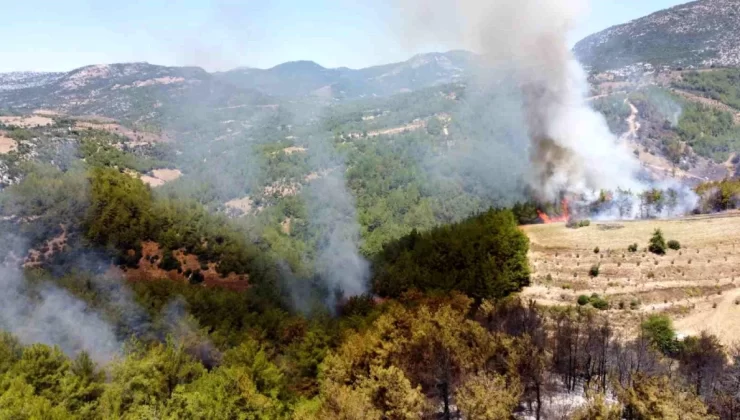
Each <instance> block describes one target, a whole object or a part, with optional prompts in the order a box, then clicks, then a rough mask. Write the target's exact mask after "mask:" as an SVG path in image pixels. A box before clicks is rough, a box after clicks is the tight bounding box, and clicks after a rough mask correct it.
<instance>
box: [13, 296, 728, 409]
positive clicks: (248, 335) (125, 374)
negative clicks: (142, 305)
mask: <svg viewBox="0 0 740 420" xmlns="http://www.w3.org/2000/svg"><path fill="white" fill-rule="evenodd" d="M202 290H206V289H202ZM224 293H234V292H224ZM149 298H150V299H151V301H156V299H157V298H156V293H155V294H154V295H150V297H149ZM187 299H188V300H189V301H192V296H191V297H188V298H187ZM219 303H226V302H219ZM194 305H196V306H197V304H194ZM347 308H348V309H347V311H345V312H343V315H342V316H341V317H340V318H338V319H337V320H336V321H325V322H317V321H313V322H307V321H306V320H303V319H301V318H297V317H283V318H282V321H280V320H279V318H274V317H271V318H270V319H273V320H278V322H277V323H275V324H274V325H273V327H272V330H271V331H267V330H265V333H266V334H267V335H265V336H263V337H259V338H255V336H259V334H260V333H259V328H258V329H257V330H251V331H250V328H249V327H247V326H242V327H241V328H239V327H236V326H228V327H225V329H224V330H226V329H230V328H232V327H236V328H234V330H233V331H244V332H245V334H244V335H241V336H239V335H235V336H234V337H235V338H236V339H235V340H234V341H230V342H228V343H226V342H224V341H220V340H217V341H216V342H217V343H219V344H216V346H215V347H214V348H211V350H210V351H204V348H207V346H206V344H207V343H208V342H209V341H208V338H209V335H208V328H205V329H204V328H200V327H198V326H196V327H195V328H194V329H189V330H186V331H180V333H179V334H173V335H170V338H169V339H167V340H165V341H164V342H158V341H154V342H144V341H140V340H135V339H132V340H131V341H129V342H128V344H127V345H126V346H125V348H124V349H123V353H122V355H121V357H120V358H118V359H116V360H114V361H113V362H111V363H110V364H108V365H106V366H96V365H95V364H94V363H93V362H92V361H91V360H90V358H89V357H87V356H86V355H85V354H84V353H82V354H80V355H78V356H76V357H74V358H69V357H68V356H66V355H64V354H62V353H61V352H60V350H59V349H57V348H53V347H49V346H45V345H41V344H36V345H28V346H24V345H21V344H20V343H19V342H18V341H17V340H16V339H14V338H13V337H12V336H10V335H8V334H3V335H0V354H1V355H2V356H3V357H2V363H0V391H1V392H0V415H1V416H2V417H3V418H54V419H88V418H89V419H92V418H125V419H128V418H130V419H134V418H162V419H169V418H172V419H175V418H178V419H179V418H192V419H200V418H252V419H325V418H342V419H357V420H360V419H389V418H390V419H409V420H411V419H420V418H423V419H434V418H441V419H453V418H460V417H461V416H462V417H463V418H471V419H473V418H474V419H494V420H495V419H501V420H505V419H510V418H511V417H512V416H513V415H515V414H517V415H527V416H531V417H532V418H537V419H547V418H567V419H579V420H580V419H583V420H585V419H594V418H602V419H615V420H616V419H620V418H626V419H657V418H676V419H678V418H681V419H697V420H698V419H712V418H718V419H734V418H736V413H737V407H738V406H740V400H738V396H737V394H736V392H735V390H734V385H733V384H734V383H736V382H737V380H738V378H740V371H738V369H737V362H738V361H740V356H738V355H737V354H736V352H734V350H730V351H729V352H728V351H727V350H726V349H724V348H723V347H722V346H721V345H720V344H719V343H718V341H717V339H716V338H715V337H712V336H709V335H706V334H702V335H701V336H699V337H688V338H685V339H683V340H678V339H677V338H676V337H675V333H674V332H673V330H672V328H671V326H670V323H665V322H663V321H661V320H660V319H651V320H649V321H646V322H645V323H644V324H643V328H642V329H641V332H640V333H639V334H638V336H637V337H636V338H635V339H625V337H622V336H620V334H619V332H618V330H617V329H616V328H614V327H613V326H612V325H610V323H609V322H608V319H607V318H606V317H601V316H600V315H598V314H597V313H596V312H594V311H593V310H587V309H583V308H581V309H576V308H570V309H557V310H555V309H552V310H548V311H543V310H541V309H539V308H537V307H535V306H534V305H533V304H531V303H530V304H522V302H520V301H518V300H516V299H504V300H498V301H483V302H482V303H481V304H478V305H474V304H473V301H472V300H471V299H470V298H467V297H465V296H464V295H460V294H454V293H453V294H451V295H447V296H445V297H432V296H429V295H427V296H424V295H420V294H418V293H417V294H404V295H403V296H401V298H400V299H399V300H393V301H387V302H385V303H383V304H382V305H380V306H377V305H376V304H373V303H372V300H362V302H360V301H357V300H356V301H354V302H352V303H350V304H348V305H347ZM231 309H234V312H240V313H243V312H245V311H244V310H243V309H241V308H239V307H234V308H231ZM193 313H197V315H196V316H195V319H199V318H201V317H206V318H207V313H206V312H199V311H198V310H194V312H193ZM222 316H224V317H225V318H227V319H233V316H229V315H228V314H226V313H222ZM254 321H255V326H260V325H262V326H266V325H267V324H268V323H267V322H260V321H259V319H256V318H255V319H254ZM206 323H207V322H206ZM202 325H204V324H201V326H202ZM211 331H215V332H213V333H211V335H210V336H211V337H218V334H217V332H218V331H221V329H219V328H216V329H215V330H211ZM237 337H238V338H237ZM728 359H732V360H734V361H735V362H734V363H735V364H729V363H728ZM569 396H578V397H579V398H583V399H584V400H583V401H584V402H583V403H582V404H579V405H577V406H575V407H564V406H563V405H562V404H561V403H560V401H563V400H566V399H568V398H569ZM607 396H608V397H607Z"/></svg>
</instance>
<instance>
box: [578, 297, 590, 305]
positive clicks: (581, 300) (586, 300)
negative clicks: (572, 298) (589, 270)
mask: <svg viewBox="0 0 740 420" xmlns="http://www.w3.org/2000/svg"><path fill="white" fill-rule="evenodd" d="M590 301H591V300H590V299H589V298H588V296H586V295H581V296H578V304H579V305H581V306H585V305H588V304H589V302H590Z"/></svg>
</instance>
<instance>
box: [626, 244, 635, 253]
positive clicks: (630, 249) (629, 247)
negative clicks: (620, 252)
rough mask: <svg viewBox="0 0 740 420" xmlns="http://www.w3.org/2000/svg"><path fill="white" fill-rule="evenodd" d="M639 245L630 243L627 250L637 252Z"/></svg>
mask: <svg viewBox="0 0 740 420" xmlns="http://www.w3.org/2000/svg"><path fill="white" fill-rule="evenodd" d="M637 247H638V246H637V244H632V245H630V246H628V247H627V251H629V252H637Z"/></svg>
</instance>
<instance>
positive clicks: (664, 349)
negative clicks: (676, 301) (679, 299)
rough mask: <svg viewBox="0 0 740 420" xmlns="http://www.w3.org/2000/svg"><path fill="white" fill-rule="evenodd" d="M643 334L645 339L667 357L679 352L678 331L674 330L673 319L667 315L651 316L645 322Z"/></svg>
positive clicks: (642, 326)
mask: <svg viewBox="0 0 740 420" xmlns="http://www.w3.org/2000/svg"><path fill="white" fill-rule="evenodd" d="M641 328H642V333H643V334H645V337H646V338H647V339H648V340H649V341H650V342H651V343H652V344H653V345H654V346H655V348H657V349H658V350H660V352H661V353H663V354H665V355H669V356H670V355H675V354H676V353H677V352H678V342H677V341H676V331H675V330H674V329H673V323H672V322H671V319H670V318H668V317H667V316H665V315H651V316H650V317H649V318H648V319H646V320H645V321H643V323H642V325H641Z"/></svg>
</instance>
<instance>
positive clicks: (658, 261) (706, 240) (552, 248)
mask: <svg viewBox="0 0 740 420" xmlns="http://www.w3.org/2000/svg"><path fill="white" fill-rule="evenodd" d="M605 225H607V224H606V223H592V225H591V226H589V227H585V228H580V229H567V228H566V227H565V226H564V224H551V225H532V226H525V227H523V229H524V231H525V232H526V233H527V235H528V236H529V238H530V240H531V249H530V254H529V256H530V263H531V265H532V269H533V276H532V277H533V283H532V287H528V288H527V289H526V290H525V291H524V292H523V296H524V297H525V298H532V299H535V300H537V301H538V302H539V303H540V304H543V305H572V304H575V302H576V299H577V298H578V296H579V295H583V294H585V295H591V294H592V293H598V294H599V295H602V296H604V297H606V298H607V300H608V301H609V303H610V304H611V309H610V310H609V314H610V316H611V317H613V318H614V320H615V322H616V323H617V324H618V325H622V326H625V327H627V326H631V328H634V327H635V326H636V325H639V319H640V318H642V317H644V316H645V315H646V314H647V313H651V312H665V313H668V314H670V315H671V316H672V317H673V318H674V321H675V323H676V327H677V329H678V331H679V332H680V333H684V334H696V333H698V332H700V331H702V330H705V329H706V330H709V331H710V332H712V333H714V334H717V335H718V336H719V337H720V339H721V340H722V341H723V342H724V343H726V344H731V343H733V342H735V341H736V340H738V339H740V300H739V299H740V236H738V233H740V212H734V213H726V214H722V215H713V216H695V217H688V218H684V219H676V220H649V221H626V222H618V225H619V226H614V225H615V224H614V223H610V224H609V225H612V226H610V227H611V229H605ZM615 227H617V228H615ZM655 229H661V230H662V231H663V233H664V235H665V237H666V239H675V240H678V241H679V242H680V243H681V245H682V249H681V250H680V251H672V250H669V251H668V253H667V254H666V255H665V256H656V255H653V254H651V253H649V252H646V251H645V250H644V248H645V247H646V246H647V243H648V240H649V238H650V236H651V235H652V233H653V231H654V230H655ZM633 243H637V244H638V245H639V247H640V248H639V250H638V252H635V253H630V252H628V251H627V247H628V246H629V245H630V244H633ZM596 247H599V249H600V253H598V254H596V253H594V248H596ZM594 265H599V267H600V270H599V275H598V277H595V278H592V277H590V276H589V269H590V268H591V267H592V266H594ZM620 302H622V303H623V309H620ZM632 302H639V307H638V308H633V309H632V310H630V304H631V303H632ZM736 302H738V303H736Z"/></svg>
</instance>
